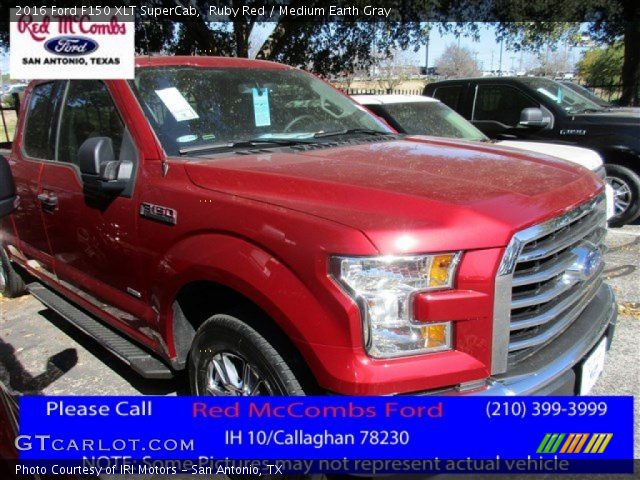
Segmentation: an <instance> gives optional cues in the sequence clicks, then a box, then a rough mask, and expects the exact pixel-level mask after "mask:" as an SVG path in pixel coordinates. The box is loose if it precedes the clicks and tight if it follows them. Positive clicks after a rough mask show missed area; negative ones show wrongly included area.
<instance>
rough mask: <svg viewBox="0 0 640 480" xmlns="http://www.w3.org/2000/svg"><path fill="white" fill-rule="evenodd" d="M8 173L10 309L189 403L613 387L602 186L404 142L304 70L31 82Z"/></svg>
mask: <svg viewBox="0 0 640 480" xmlns="http://www.w3.org/2000/svg"><path fill="white" fill-rule="evenodd" d="M8 159H9V162H10V164H11V169H12V172H13V176H14V179H15V183H16V191H17V200H16V203H17V208H16V211H15V212H14V213H13V214H11V215H10V216H9V217H6V218H5V219H4V220H2V228H1V230H0V231H1V233H2V249H1V253H2V257H1V258H2V272H3V278H4V283H5V286H4V293H5V294H7V295H18V294H20V293H21V292H22V291H23V289H24V288H25V283H26V288H27V289H28V290H29V291H30V292H31V294H32V295H34V296H35V297H37V298H38V299H40V300H41V301H42V302H43V303H44V304H46V305H47V306H49V307H50V308H52V309H53V310H55V311H57V312H58V313H59V314H60V315H62V316H63V317H64V318H66V319H67V320H68V321H69V322H72V323H73V324H75V325H76V326H77V327H79V328H80V329H82V330H83V331H85V332H86V333H87V334H88V335H91V336H92V337H94V338H96V339H97V340H98V341H100V342H101V343H102V344H103V345H104V346H105V347H106V348H108V349H109V350H111V351H112V352H113V353H114V354H115V355H117V356H118V357H119V358H120V359H122V360H124V361H125V362H127V363H128V364H129V365H130V366H131V367H132V368H133V369H134V370H135V371H137V372H139V373H140V374H142V375H144V376H146V377H150V378H164V377H168V376H171V375H172V374H173V373H174V372H175V371H179V370H183V369H188V371H189V378H190V384H191V389H192V391H193V393H194V394H197V395H209V394H211V395H257V394H260V395H268V394H276V395H278V394H303V393H317V392H330V393H337V394H400V393H414V394H418V393H425V394H427V393H447V394H460V395H462V394H496V395H501V394H505V395H507V394H548V393H568V394H572V393H583V392H585V391H588V389H589V388H590V386H591V385H592V384H593V382H594V380H595V378H597V375H598V374H599V372H600V371H601V369H602V365H603V363H604V356H605V350H606V349H607V348H608V345H609V342H610V341H611V338H612V334H613V328H614V325H615V319H616V309H615V302H614V297H613V295H612V292H611V290H610V288H609V287H608V286H606V285H605V284H604V283H603V276H602V271H603V255H602V248H603V247H602V245H603V239H604V236H605V233H606V228H605V205H604V195H603V193H604V184H603V182H602V180H601V179H599V178H598V177H597V176H596V175H594V174H593V173H591V172H589V171H588V170H586V169H583V168H581V167H577V166H573V165H570V164H568V163H566V162H562V161H560V160H554V159H552V158H549V157H536V156H535V154H529V153H526V152H518V151H515V150H506V149H502V148H500V147H497V146H495V145H491V144H486V145H485V144H480V143H477V142H475V143H474V142H465V141H461V140H448V139H424V138H412V137H407V136H404V135H400V134H397V133H394V132H391V131H390V130H389V129H388V127H387V126H385V125H384V124H383V123H381V121H380V120H379V119H377V118H376V117H375V116H373V115H371V114H370V113H369V112H368V111H367V110H366V109H365V108H364V107H361V106H360V105H358V104H356V103H355V102H353V101H352V100H351V99H349V98H348V97H347V96H345V95H343V94H341V93H340V92H338V91H337V90H335V89H333V88H332V87H331V86H329V85H328V84H326V83H325V82H323V81H321V80H319V79H317V78H315V77H314V76H312V75H310V74H307V73H305V72H303V71H300V70H298V69H294V68H291V67H287V66H284V65H280V64H276V63H270V62H260V61H251V60H246V59H231V58H213V57H205V58H199V57H156V58H144V59H142V58H141V59H138V60H137V68H136V76H135V79H134V80H132V81H125V80H111V81H99V80H73V81H36V82H32V83H31V85H30V86H29V88H28V90H27V93H26V97H25V101H24V103H23V106H22V110H21V112H20V122H19V126H18V130H17V134H16V138H15V142H14V144H13V148H12V151H11V152H10V154H8ZM23 280H24V282H25V283H23Z"/></svg>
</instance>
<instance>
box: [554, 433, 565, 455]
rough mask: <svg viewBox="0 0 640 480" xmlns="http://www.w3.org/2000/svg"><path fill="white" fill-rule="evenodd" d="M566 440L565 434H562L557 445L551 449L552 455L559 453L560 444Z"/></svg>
mask: <svg viewBox="0 0 640 480" xmlns="http://www.w3.org/2000/svg"><path fill="white" fill-rule="evenodd" d="M563 438H564V433H561V434H560V435H559V436H558V440H556V444H555V445H554V446H553V448H552V449H551V453H556V452H557V451H558V448H560V442H562V439H563Z"/></svg>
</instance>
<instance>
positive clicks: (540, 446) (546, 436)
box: [536, 433, 551, 453]
mask: <svg viewBox="0 0 640 480" xmlns="http://www.w3.org/2000/svg"><path fill="white" fill-rule="evenodd" d="M550 436H551V434H550V433H547V434H546V435H545V436H544V438H543V439H542V443H540V445H538V450H536V453H542V451H543V450H544V446H545V444H546V443H547V440H549V437H550Z"/></svg>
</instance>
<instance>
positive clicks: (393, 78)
mask: <svg viewBox="0 0 640 480" xmlns="http://www.w3.org/2000/svg"><path fill="white" fill-rule="evenodd" d="M376 64H377V66H376V68H375V69H376V73H377V75H376V80H377V81H378V85H380V87H381V88H383V89H384V90H386V91H387V92H388V93H391V92H392V90H393V89H394V88H396V87H397V86H398V85H400V84H401V83H402V82H404V81H405V80H408V79H409V78H410V77H411V74H412V73H413V72H414V71H415V70H416V68H415V67H412V66H411V65H410V64H409V62H408V61H407V59H406V58H405V56H404V55H403V54H402V52H399V51H397V50H396V51H394V52H392V54H391V55H390V56H389V57H387V58H382V59H380V60H377V61H376Z"/></svg>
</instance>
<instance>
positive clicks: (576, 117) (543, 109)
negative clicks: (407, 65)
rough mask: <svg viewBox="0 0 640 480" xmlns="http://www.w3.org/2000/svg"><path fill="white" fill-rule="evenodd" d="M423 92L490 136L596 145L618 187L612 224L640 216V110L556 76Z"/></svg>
mask: <svg viewBox="0 0 640 480" xmlns="http://www.w3.org/2000/svg"><path fill="white" fill-rule="evenodd" d="M424 94H425V95H428V96H431V97H435V98H437V99H439V100H441V101H442V102H444V103H445V104H447V105H448V106H449V107H451V108H453V109H454V110H456V111H457V112H458V113H460V114H461V115H462V116H464V117H465V118H466V119H468V120H470V121H471V122H472V123H473V124H474V125H475V126H476V127H478V128H479V129H480V130H482V131H483V132H484V133H485V134H486V135H487V136H489V137H490V138H494V139H505V138H509V139H521V140H539V141H548V142H560V143H563V144H567V145H579V146H581V147H586V148H591V149H593V150H595V151H597V152H598V153H599V154H600V155H601V157H602V159H603V161H604V162H605V168H606V170H607V181H608V183H609V184H610V185H611V186H612V187H613V190H614V193H615V217H614V218H613V219H612V220H611V222H610V224H611V225H612V226H622V225H624V224H626V223H629V222H632V221H634V220H636V219H637V218H638V217H640V114H638V113H636V112H633V111H626V110H618V109H610V108H605V107H602V106H600V105H598V104H597V103H595V102H593V101H592V100H589V99H588V98H586V97H584V96H582V95H580V94H579V93H576V92H575V91H574V90H572V89H571V88H569V87H567V86H566V85H563V84H561V83H559V82H556V81H554V80H550V79H547V78H540V77H517V78H516V77H510V78H506V77H496V78H468V79H457V80H446V81H442V82H435V83H430V84H428V85H427V86H426V87H425V89H424Z"/></svg>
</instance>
